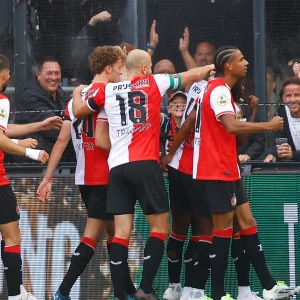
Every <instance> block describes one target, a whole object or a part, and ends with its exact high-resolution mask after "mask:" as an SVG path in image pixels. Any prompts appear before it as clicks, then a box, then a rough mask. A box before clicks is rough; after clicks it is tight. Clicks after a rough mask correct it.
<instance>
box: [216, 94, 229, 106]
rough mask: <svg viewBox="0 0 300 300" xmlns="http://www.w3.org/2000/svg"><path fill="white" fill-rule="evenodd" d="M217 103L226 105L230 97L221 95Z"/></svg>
mask: <svg viewBox="0 0 300 300" xmlns="http://www.w3.org/2000/svg"><path fill="white" fill-rule="evenodd" d="M217 103H218V105H221V106H225V105H226V104H227V103H228V99H227V98H226V96H220V97H218V99H217Z"/></svg>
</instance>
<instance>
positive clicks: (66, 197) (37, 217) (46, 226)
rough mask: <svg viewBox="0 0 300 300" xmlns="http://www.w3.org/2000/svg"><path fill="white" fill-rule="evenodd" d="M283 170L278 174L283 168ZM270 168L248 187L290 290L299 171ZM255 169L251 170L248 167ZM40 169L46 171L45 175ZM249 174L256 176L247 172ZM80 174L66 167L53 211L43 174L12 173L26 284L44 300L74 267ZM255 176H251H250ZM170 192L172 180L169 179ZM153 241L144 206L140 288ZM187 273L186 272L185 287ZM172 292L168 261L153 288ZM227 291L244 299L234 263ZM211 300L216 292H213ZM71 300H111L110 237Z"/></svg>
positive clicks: (138, 231) (135, 250)
mask: <svg viewBox="0 0 300 300" xmlns="http://www.w3.org/2000/svg"><path fill="white" fill-rule="evenodd" d="M278 165H279V167H278ZM293 165H294V167H293V169H292V170H290V169H289V168H291V167H292V164H290V166H285V167H280V164H272V165H268V168H267V170H264V169H261V168H257V167H255V166H254V167H253V165H252V166H251V165H249V164H248V165H246V166H245V168H244V175H245V176H244V177H243V179H244V182H245V186H246V190H247V193H248V196H249V198H250V201H251V207H252V211H253V214H254V216H255V218H256V220H257V223H258V229H259V233H260V238H261V242H262V245H263V247H264V251H265V255H266V259H267V263H268V266H269V268H270V270H271V272H272V274H273V276H274V278H275V279H278V280H284V281H286V283H289V284H290V285H296V284H298V285H299V284H300V281H299V280H300V226H299V205H300V193H299V192H300V191H299V189H300V171H299V168H298V167H296V166H295V164H293ZM249 166H250V167H249ZM38 170H39V171H38ZM249 170H250V172H248V171H249ZM73 171H74V170H73V168H70V167H61V168H59V169H58V170H57V171H56V173H55V178H54V179H53V184H52V193H51V197H50V199H49V201H48V202H47V203H46V204H43V203H40V202H39V201H38V200H37V197H36V190H37V187H38V185H39V184H40V182H41V179H42V175H43V172H44V169H43V168H40V169H37V168H35V169H34V172H33V171H31V170H30V168H29V169H28V168H27V169H26V167H24V168H20V167H18V168H16V167H15V168H12V167H11V168H10V167H8V172H9V174H11V176H10V180H11V184H12V186H13V189H14V191H15V193H16V196H17V198H18V202H19V205H20V208H21V220H20V227H21V235H22V242H21V248H22V258H23V272H24V284H25V286H26V287H27V289H28V290H30V291H32V292H33V293H34V294H35V296H36V297H37V298H38V299H50V298H51V296H52V294H53V293H54V292H55V291H56V290H57V288H58V287H59V284H60V282H61V280H62V279H63V276H64V274H65V272H66V270H67V268H68V266H69V264H70V259H71V256H72V252H73V251H74V249H75V248H76V247H77V244H78V243H79V241H80V238H81V236H82V233H83V229H84V226H85V221H86V213H85V208H84V206H83V204H82V202H81V198H80V194H79V191H78V188H77V187H76V186H74V172H73ZM247 172H248V173H247ZM165 183H166V187H167V188H168V180H167V179H165ZM148 235H149V229H148V225H147V223H146V221H145V218H144V216H143V214H142V211H141V209H140V207H139V206H138V205H137V207H136V215H135V220H134V231H133V235H132V239H131V243H130V249H129V265H130V270H131V274H132V277H133V281H134V282H135V284H137V285H138V283H139V282H140V278H141V273H142V264H143V247H144V243H145V242H146V240H147V238H148ZM183 277H184V266H183V269H182V282H183ZM250 279H251V281H250V282H251V286H252V290H254V291H259V292H261V287H260V283H259V281H258V279H257V277H256V275H255V274H254V271H253V270H252V269H251V272H250ZM167 286H168V273H167V257H166V256H165V257H164V259H163V262H162V264H161V267H160V269H159V272H158V274H157V276H156V279H155V283H154V287H157V293H158V295H159V296H160V297H162V294H163V292H164V290H165V289H166V288H167ZM226 287H227V291H228V292H229V293H231V294H232V296H233V297H236V296H237V281H236V273H235V269H234V265H233V263H232V262H231V258H229V267H228V272H227V276H226ZM206 290H207V293H208V295H210V285H209V284H208V285H207V287H206ZM6 295H7V291H6V286H5V281H4V274H3V272H0V299H1V300H2V299H6ZM70 296H71V298H72V300H79V299H95V300H96V299H99V300H101V299H112V298H111V296H112V295H111V281H110V271H109V260H108V257H107V251H106V244H105V237H104V238H103V239H102V242H100V245H98V247H97V251H96V254H95V256H94V258H93V259H92V261H91V263H90V264H89V265H88V267H87V269H86V271H85V272H84V273H83V275H82V276H81V278H80V279H79V280H78V281H77V282H76V284H75V286H74V288H73V289H72V293H71V295H70Z"/></svg>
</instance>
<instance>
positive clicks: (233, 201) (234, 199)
mask: <svg viewBox="0 0 300 300" xmlns="http://www.w3.org/2000/svg"><path fill="white" fill-rule="evenodd" d="M231 205H232V206H236V195H235V194H233V196H232V198H231Z"/></svg>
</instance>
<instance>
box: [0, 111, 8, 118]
mask: <svg viewBox="0 0 300 300" xmlns="http://www.w3.org/2000/svg"><path fill="white" fill-rule="evenodd" d="M6 118H7V112H6V110H5V109H0V120H4V119H6Z"/></svg>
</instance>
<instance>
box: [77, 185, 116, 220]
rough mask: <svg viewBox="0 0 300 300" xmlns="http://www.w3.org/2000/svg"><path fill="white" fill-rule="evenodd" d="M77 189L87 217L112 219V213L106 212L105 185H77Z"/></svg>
mask: <svg viewBox="0 0 300 300" xmlns="http://www.w3.org/2000/svg"><path fill="white" fill-rule="evenodd" d="M79 190H80V194H81V198H82V201H83V203H84V205H85V207H86V209H87V213H88V217H89V218H93V219H99V220H105V221H106V220H108V221H110V220H113V219H114V216H113V215H112V214H109V213H107V212H106V203H107V185H79Z"/></svg>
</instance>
